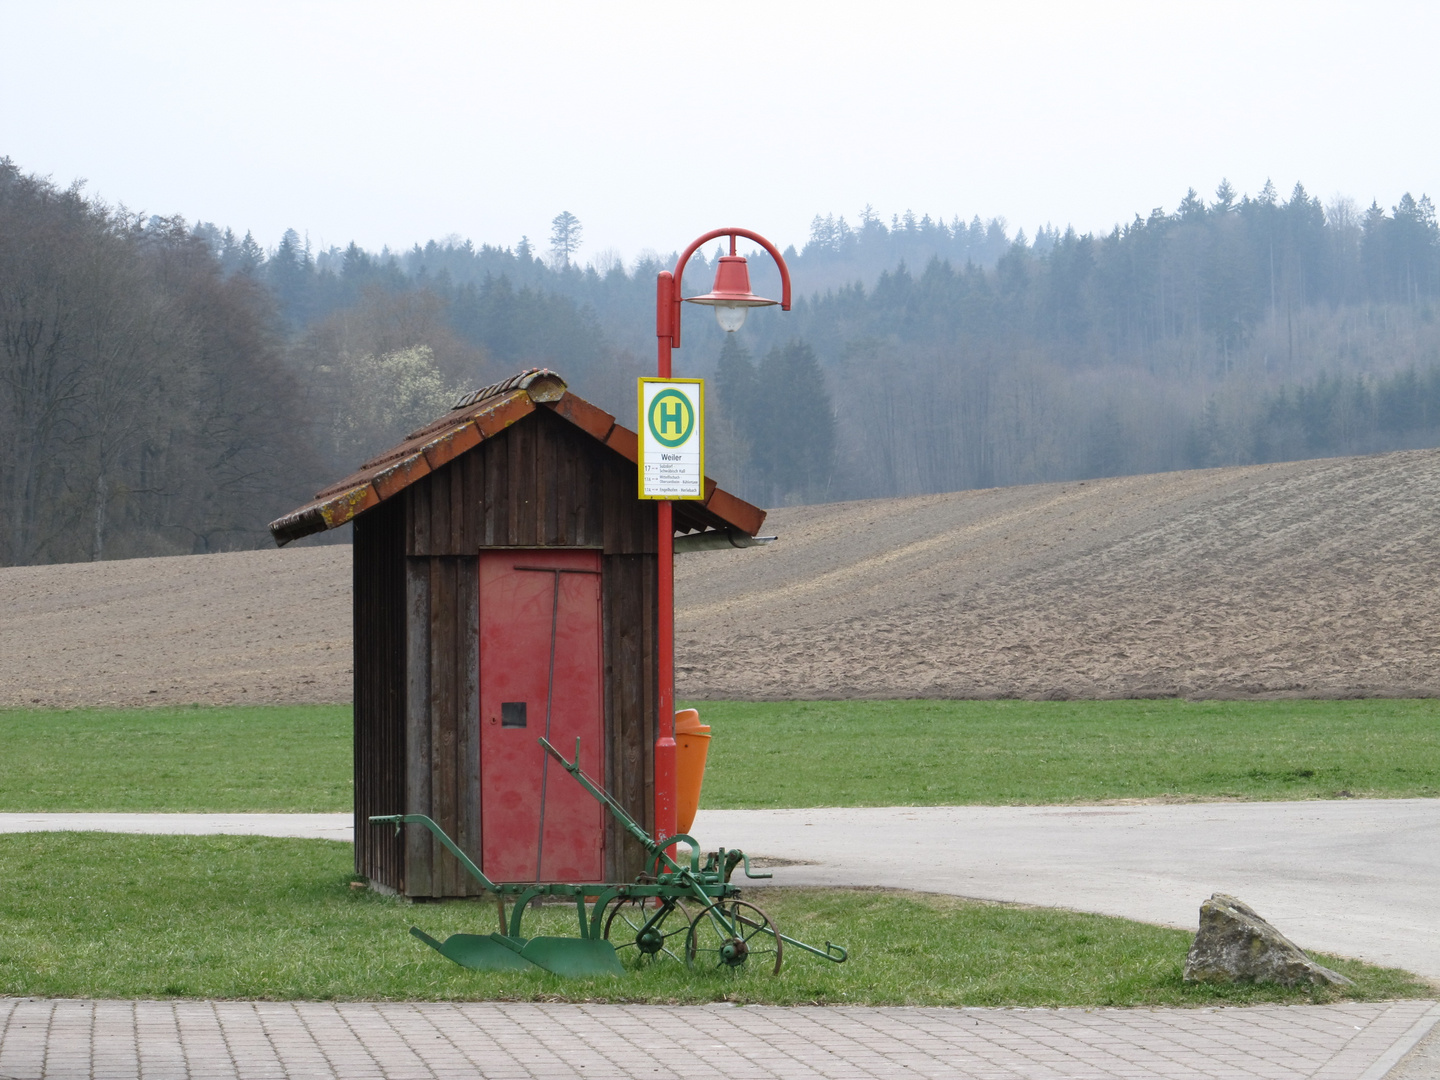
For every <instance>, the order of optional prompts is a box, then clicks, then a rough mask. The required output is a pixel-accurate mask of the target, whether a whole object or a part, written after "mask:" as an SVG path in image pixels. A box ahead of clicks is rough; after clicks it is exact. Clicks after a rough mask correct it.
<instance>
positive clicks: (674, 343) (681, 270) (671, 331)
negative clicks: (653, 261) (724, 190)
mask: <svg viewBox="0 0 1440 1080" xmlns="http://www.w3.org/2000/svg"><path fill="white" fill-rule="evenodd" d="M721 236H728V237H730V254H731V255H734V254H735V241H736V238H737V237H740V236H743V237H745V239H747V240H753V241H755V243H757V244H759V245H760V246H761V247H763V248H764V249H765V250H766V251H768V252H769V253H770V257H771V258H772V259H774V260H775V265H776V266H778V267H779V268H780V310H781V311H789V310H790V268H789V267H787V266H786V265H785V260H784V259H783V258H781V257H780V252H779V251H778V250H777V249H776V247H775V245H774V244H772V243H771V242H770V241H769V240H766V239H765V237H763V236H761V235H760V234H759V233H757V232H751V231H750V230H749V229H711V230H710V231H709V232H707V233H706V234H705V235H704V236H701V237H699V238H697V239H696V240H695V241H693V242H692V243H691V244H690V246H689V247H687V248H686V249H685V250H684V251H683V252H681V253H680V258H679V259H678V260H677V261H676V263H675V270H674V272H673V273H672V272H670V271H668V270H662V271H660V279H659V281H658V283H657V285H656V290H655V336H656V337H659V338H669V339H670V347H671V348H673V349H678V348H679V347H680V302H681V300H682V297H681V296H680V282H681V281H682V280H683V279H684V277H685V264H686V263H688V262H689V261H690V256H692V255H694V254H695V252H697V251H699V250H700V248H701V247H703V246H704V245H705V244H708V243H709V242H710V241H711V240H714V239H716V238H718V237H721Z"/></svg>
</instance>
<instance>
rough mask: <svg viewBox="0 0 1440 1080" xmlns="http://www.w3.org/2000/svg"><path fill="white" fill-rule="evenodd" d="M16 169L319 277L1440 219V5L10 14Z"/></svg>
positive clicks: (8, 133) (32, 6)
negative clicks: (522, 256) (444, 247)
mask: <svg viewBox="0 0 1440 1080" xmlns="http://www.w3.org/2000/svg"><path fill="white" fill-rule="evenodd" d="M0 34H3V37H4V40H5V47H4V50H3V59H0V156H5V155H8V156H10V157H11V158H12V159H14V161H15V162H16V163H17V164H18V165H19V166H20V167H21V168H23V169H25V170H27V171H32V172H39V173H44V174H49V175H50V176H52V177H53V178H54V179H55V180H56V181H58V182H62V183H68V182H69V181H71V180H72V179H75V178H77V177H83V178H86V179H87V180H88V181H89V185H88V190H90V191H91V192H93V193H98V194H99V195H101V196H103V197H105V198H106V199H108V200H110V201H112V202H123V203H125V204H126V205H127V206H129V207H130V208H131V209H133V210H145V211H147V212H151V213H180V214H184V215H185V216H186V217H187V218H190V219H192V220H193V219H197V218H199V219H204V220H211V221H215V222H218V223H220V224H222V225H230V226H232V227H234V228H235V229H236V230H237V231H241V232H243V231H244V230H245V229H251V230H253V231H254V233H255V236H256V238H257V239H258V240H260V242H261V243H262V244H264V245H265V246H267V247H269V246H273V244H274V243H275V242H276V241H277V240H278V238H279V235H280V233H281V232H282V231H283V230H284V229H285V228H286V227H287V226H289V227H294V228H296V229H298V230H300V231H301V232H302V233H305V232H308V234H309V236H310V238H311V240H312V242H313V243H314V244H316V245H317V246H324V245H329V244H344V243H346V242H348V241H350V240H352V239H353V240H355V241H357V242H359V243H360V244H361V245H363V246H365V247H369V248H378V247H380V246H381V245H383V244H389V245H391V246H401V247H408V246H409V245H410V244H411V243H412V242H414V241H416V240H421V241H423V240H425V239H428V238H431V237H435V238H440V237H444V236H446V235H448V234H459V235H460V236H465V237H470V238H473V239H474V240H475V241H477V242H480V241H488V242H492V243H501V244H513V243H515V242H516V241H517V240H518V239H519V238H520V236H521V234H528V235H529V236H530V237H531V239H532V241H538V242H541V243H542V244H543V242H544V239H545V238H546V237H547V236H548V233H549V223H550V219H551V218H552V217H554V216H555V214H557V213H558V212H559V211H561V210H570V211H572V212H573V213H575V214H576V215H577V216H578V217H579V218H580V219H581V221H582V222H583V223H584V227H585V244H584V247H583V248H582V250H581V252H580V257H581V260H582V261H585V260H588V259H589V258H593V257H594V256H595V255H596V254H598V253H600V252H601V251H603V250H605V249H611V248H613V249H617V250H618V253H620V254H621V255H623V256H624V257H625V258H626V259H627V260H628V259H632V258H633V257H634V256H635V255H636V254H637V253H638V252H639V251H641V250H642V249H646V248H654V249H657V250H660V251H671V250H674V249H676V248H678V247H681V246H683V245H684V244H685V243H686V242H688V241H689V240H690V239H691V238H692V237H693V236H694V235H696V234H697V233H699V232H703V231H705V230H707V229H710V228H713V227H717V226H723V225H740V226H745V227H748V228H752V229H756V230H759V231H760V232H762V233H765V234H767V235H768V236H770V237H771V239H773V240H775V241H776V242H777V243H779V244H780V245H781V246H782V247H783V246H784V245H785V244H788V243H795V244H797V245H802V244H803V243H804V240H805V237H806V235H807V232H808V226H809V221H810V218H811V217H812V216H813V215H814V214H815V213H816V212H817V211H818V212H821V213H826V212H833V213H837V214H841V213H843V214H845V215H846V216H847V217H848V218H849V219H850V220H851V221H852V222H853V221H854V220H855V218H856V216H857V214H858V211H859V210H860V209H861V207H863V206H864V205H865V204H866V203H867V202H868V203H871V204H873V205H874V207H875V208H876V210H877V211H879V212H880V213H881V214H882V215H883V216H884V217H885V218H886V219H887V220H888V219H889V216H890V215H891V214H892V213H900V212H903V211H904V210H905V209H907V208H912V209H914V210H915V212H916V213H917V214H918V213H927V212H928V213H930V214H932V215H943V216H944V217H945V218H946V219H949V218H950V217H951V216H952V215H954V214H957V213H958V214H960V215H961V216H962V217H965V218H967V219H968V218H969V217H970V216H971V215H972V214H977V213H978V214H980V215H981V216H982V217H989V216H991V215H996V214H999V215H1003V216H1004V217H1005V218H1006V219H1007V220H1009V222H1010V223H1011V225H1012V227H1017V226H1019V227H1024V228H1025V230H1026V231H1027V232H1030V233H1033V231H1034V228H1035V226H1036V225H1037V224H1038V223H1042V222H1046V221H1049V222H1054V223H1055V224H1057V225H1062V226H1063V225H1064V224H1065V223H1067V222H1068V223H1073V224H1074V225H1075V226H1076V227H1078V228H1080V229H1082V230H1088V229H1108V228H1109V227H1110V226H1111V225H1112V224H1114V223H1115V222H1116V221H1120V220H1128V219H1129V218H1130V217H1131V216H1132V215H1133V214H1134V213H1135V212H1136V211H1137V210H1139V211H1142V212H1145V211H1148V210H1149V209H1150V208H1151V207H1154V206H1157V205H1163V206H1165V207H1166V208H1167V209H1173V208H1174V207H1175V204H1176V203H1177V202H1178V201H1179V199H1180V197H1181V196H1182V195H1183V194H1184V192H1185V189H1186V188H1187V187H1188V186H1191V185H1194V186H1195V187H1196V188H1198V189H1199V190H1201V191H1202V192H1204V193H1205V194H1206V195H1207V196H1208V195H1209V193H1210V192H1211V191H1213V189H1214V188H1215V185H1216V184H1217V183H1218V182H1219V181H1220V179H1221V177H1228V178H1229V179H1230V180H1231V182H1232V183H1233V184H1234V185H1235V186H1236V187H1237V188H1238V189H1240V190H1242V191H1249V192H1250V193H1252V194H1253V193H1255V192H1256V191H1258V190H1259V188H1260V187H1261V185H1263V184H1264V182H1265V179H1266V177H1267V176H1268V177H1273V178H1274V181H1275V183H1276V185H1277V186H1278V187H1279V188H1280V189H1281V191H1282V193H1287V194H1288V192H1289V190H1290V188H1291V187H1292V186H1293V185H1294V183H1295V181H1296V180H1301V181H1303V182H1304V183H1305V185H1306V186H1307V187H1308V188H1309V189H1310V191H1311V192H1312V194H1317V195H1320V196H1321V197H1322V198H1325V199H1327V200H1328V199H1329V198H1330V197H1331V196H1332V195H1334V194H1336V193H1342V194H1346V195H1350V196H1353V197H1354V198H1355V199H1356V200H1357V201H1359V202H1361V203H1362V204H1368V203H1369V201H1370V200H1371V199H1372V198H1378V199H1379V200H1380V201H1381V203H1383V204H1385V205H1387V206H1388V205H1391V204H1393V203H1394V202H1395V201H1396V200H1397V199H1398V198H1399V196H1400V195H1401V194H1402V193H1403V192H1404V191H1406V190H1410V191H1413V192H1414V193H1415V194H1417V195H1418V194H1419V193H1420V192H1421V191H1427V192H1429V193H1430V194H1431V195H1432V196H1440V137H1437V130H1436V120H1437V105H1440V79H1437V75H1436V71H1437V62H1436V49H1437V46H1440V4H1435V3H1428V4H1419V3H1386V2H1383V0H1369V2H1366V3H1325V2H1318V0H1310V2H1306V3H1288V2H1287V3H1266V2H1264V0H1252V2H1249V3H1221V2H1207V3H1193V2H1192V3H1184V4H1180V3H1165V2H1159V0H1152V2H1150V3H1104V2H1096V0H1087V2H1085V3H1074V2H1068V3H1015V2H1007V3H1001V2H999V0H992V2H990V3H986V4H969V3H954V2H951V3H936V4H918V3H906V2H890V3H877V4H849V3H842V2H836V0H827V2H823V3H822V2H808V0H807V2H786V0H770V2H768V3H744V2H734V0H711V2H708V3H695V2H692V3H682V2H673V0H672V2H670V3H663V4H662V3H628V2H624V0H611V2H608V3H594V2H590V3H543V2H536V0H514V2H507V3H503V4H501V3H488V2H485V0H472V2H470V3H463V4H461V3H453V4H450V3H421V2H415V0H407V2H404V3H400V2H392V3H388V4H381V3H368V2H357V0H347V2H344V3H306V2H303V0H288V2H286V3H275V4H271V3H262V2H256V0H245V2H243V3H241V2H229V3H221V2H205V3H200V2H195V0H186V2H183V3H147V2H138V0H137V2H128V3H127V2H124V0H110V2H106V3H96V4H84V3H68V2H64V0H43V2H42V0H0Z"/></svg>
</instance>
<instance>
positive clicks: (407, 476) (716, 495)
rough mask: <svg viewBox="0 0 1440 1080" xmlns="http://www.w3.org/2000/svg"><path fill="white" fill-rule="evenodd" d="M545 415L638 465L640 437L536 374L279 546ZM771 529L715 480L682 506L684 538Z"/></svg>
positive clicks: (330, 502) (280, 523) (492, 393)
mask: <svg viewBox="0 0 1440 1080" xmlns="http://www.w3.org/2000/svg"><path fill="white" fill-rule="evenodd" d="M537 408H543V409H549V410H550V411H552V412H553V413H554V414H555V415H556V416H559V417H562V418H563V419H565V420H568V421H569V422H570V423H572V424H574V425H575V426H576V427H577V428H579V429H580V430H581V431H583V432H585V434H587V435H589V436H590V437H591V438H593V439H595V440H596V442H599V443H602V444H603V445H605V446H606V447H608V448H609V449H610V450H612V451H613V452H615V453H617V454H619V455H620V456H621V457H623V458H625V460H627V461H630V462H633V463H637V464H638V462H639V448H640V442H639V437H638V436H637V435H636V434H635V432H633V431H631V430H630V429H629V428H627V427H624V426H623V425H621V424H617V423H616V422H615V417H613V416H611V415H610V414H609V413H607V412H606V411H605V410H604V409H601V408H599V407H597V406H595V405H591V404H590V403H589V402H588V401H586V400H585V399H584V398H581V397H577V396H576V395H575V394H572V393H571V392H570V391H569V389H568V388H567V387H566V385H565V380H564V379H562V378H561V377H560V376H559V375H557V374H556V373H555V372H553V371H551V370H549V369H548V368H531V369H530V370H528V371H522V372H521V373H520V374H518V375H513V376H511V377H510V378H508V379H505V380H504V381H503V382H498V383H495V384H494V385H492V386H487V387H484V388H483V389H480V390H476V391H475V392H474V393H472V394H466V395H465V396H464V397H463V398H461V399H460V400H459V401H458V402H457V403H456V404H455V407H454V408H453V409H451V410H450V411H449V412H448V413H446V414H445V415H444V416H442V417H440V418H439V419H438V420H436V421H434V422H433V423H430V424H427V425H426V426H425V427H423V428H421V429H420V430H419V431H415V432H412V433H411V434H410V435H408V436H407V437H406V439H405V441H404V442H402V443H400V445H398V446H395V447H392V448H391V449H389V450H386V451H385V452H384V453H383V454H380V455H378V456H376V457H374V458H371V459H370V460H369V461H367V462H365V464H363V465H361V466H360V468H359V470H358V471H357V472H355V473H352V474H351V475H350V476H347V477H345V479H343V480H340V481H338V482H337V483H334V484H331V485H330V486H329V487H327V488H325V489H324V490H323V491H320V492H317V493H316V495H315V498H314V499H313V500H312V501H311V502H308V503H306V504H305V505H304V506H302V507H300V508H299V509H298V510H293V511H291V512H290V513H288V514H286V515H285V516H284V517H282V518H278V519H276V520H275V521H272V522H271V523H270V535H272V536H273V537H274V538H275V543H276V545H277V546H279V547H284V546H285V545H286V544H288V543H289V542H290V541H291V540H299V539H300V538H301V537H302V536H309V535H310V534H311V533H318V532H324V531H325V530H326V529H334V528H337V527H339V526H341V525H344V524H345V523H346V522H347V521H350V520H351V519H352V518H354V517H355V516H356V515H357V514H363V513H364V512H365V511H366V510H369V509H370V508H371V507H372V506H378V505H379V504H380V503H382V502H384V501H385V500H386V499H388V498H390V497H391V496H393V495H396V494H398V493H399V492H401V491H404V490H405V489H406V488H407V487H409V486H410V485H411V484H413V483H415V481H417V480H419V479H420V478H421V477H423V476H425V475H427V474H428V473H430V472H433V471H434V470H435V469H438V468H440V467H441V466H442V465H444V464H446V463H447V462H450V461H453V460H454V459H455V458H457V457H459V456H460V455H461V454H463V453H464V452H465V451H467V450H469V449H470V448H471V447H474V446H477V445H479V444H480V443H481V442H482V441H483V440H485V439H488V438H491V437H493V436H494V435H497V434H498V433H500V432H501V431H504V430H505V429H506V428H508V427H509V426H510V425H511V424H513V423H515V422H516V421H518V420H522V419H524V418H525V417H526V416H529V415H530V414H531V413H532V412H534V411H535V410H536V409H537ZM764 522H765V511H764V510H761V509H760V508H759V507H756V506H751V505H750V504H749V503H747V502H745V501H744V500H743V499H739V498H736V497H735V496H734V495H731V494H730V493H729V492H727V491H724V490H722V489H721V488H720V487H718V486H717V485H716V483H715V481H714V480H711V479H710V478H709V477H708V476H707V477H706V478H705V501H704V502H700V501H690V502H677V503H675V529H676V531H677V532H682V533H689V532H702V531H704V530H706V529H733V530H737V531H739V532H740V533H742V534H744V535H746V536H754V535H755V534H756V533H757V532H759V531H760V526H761V525H763V524H764Z"/></svg>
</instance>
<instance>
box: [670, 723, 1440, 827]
mask: <svg viewBox="0 0 1440 1080" xmlns="http://www.w3.org/2000/svg"><path fill="white" fill-rule="evenodd" d="M693 705H694V707H696V708H698V709H699V710H700V715H701V718H702V719H703V720H704V721H705V722H706V723H708V724H710V725H711V726H712V727H713V729H714V738H713V740H712V742H711V745H710V759H709V764H708V766H707V770H706V776H705V793H704V799H703V805H705V806H707V807H713V808H717V809H740V808H747V807H806V806H955V805H964V804H981V805H1004V804H1020V803H1065V802H1097V801H1101V800H1106V799H1126V798H1157V797H1164V796H1172V797H1181V798H1235V799H1330V798H1336V797H1340V798H1344V797H1348V796H1356V797H1371V798H1374V797H1385V798H1400V797H1429V798H1433V797H1435V796H1440V701H1435V700H1429V699H1425V700H1382V699H1367V700H1355V701H1179V700H1147V701H834V702H830V701H808V702H807V701H798V702H759V703H757V702H733V701H712V702H696V703H693Z"/></svg>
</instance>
